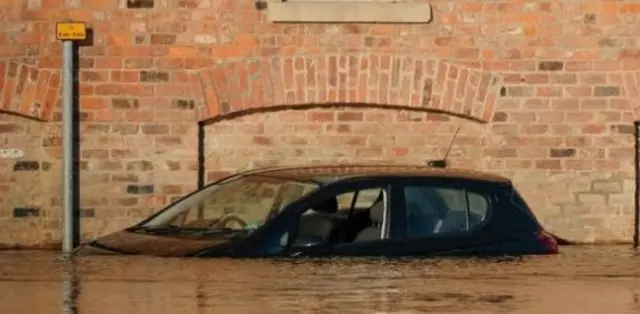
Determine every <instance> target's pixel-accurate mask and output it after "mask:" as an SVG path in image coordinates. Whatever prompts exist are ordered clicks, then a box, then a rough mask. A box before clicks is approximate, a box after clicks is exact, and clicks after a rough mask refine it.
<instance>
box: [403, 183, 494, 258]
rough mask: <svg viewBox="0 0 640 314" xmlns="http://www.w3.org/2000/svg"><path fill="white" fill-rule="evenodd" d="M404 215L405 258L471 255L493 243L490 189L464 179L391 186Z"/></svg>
mask: <svg viewBox="0 0 640 314" xmlns="http://www.w3.org/2000/svg"><path fill="white" fill-rule="evenodd" d="M393 191H394V194H395V196H396V198H397V199H398V200H399V202H400V203H401V204H402V205H401V206H402V207H403V213H404V215H405V221H406V223H405V229H404V238H405V241H403V242H402V243H401V244H400V245H399V248H398V249H399V250H401V251H402V252H403V253H404V254H406V255H433V254H444V253H447V254H470V253H474V252H475V251H477V250H479V249H481V248H482V247H483V246H486V245H489V244H492V243H494V242H495V239H496V237H495V235H494V233H493V232H492V229H491V228H488V226H490V224H491V222H492V221H491V217H492V213H493V211H492V207H493V204H494V202H495V197H494V195H493V192H492V189H491V188H490V187H489V186H487V185H486V184H483V183H482V182H479V181H472V180H466V179H436V178H408V179H404V180H402V181H401V182H398V184H396V185H394V188H393Z"/></svg>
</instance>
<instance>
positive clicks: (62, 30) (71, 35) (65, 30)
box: [56, 22, 87, 40]
mask: <svg viewBox="0 0 640 314" xmlns="http://www.w3.org/2000/svg"><path fill="white" fill-rule="evenodd" d="M56 37H57V38H58V40H85V39H86V38H87V26H86V25H85V24H84V22H58V23H56Z"/></svg>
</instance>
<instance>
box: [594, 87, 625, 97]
mask: <svg viewBox="0 0 640 314" xmlns="http://www.w3.org/2000/svg"><path fill="white" fill-rule="evenodd" d="M593 95H594V96H596V97H610V96H620V87H618V86H596V87H595V88H594V91H593Z"/></svg>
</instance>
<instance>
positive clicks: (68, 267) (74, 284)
mask: <svg viewBox="0 0 640 314" xmlns="http://www.w3.org/2000/svg"><path fill="white" fill-rule="evenodd" d="M61 260H62V261H63V262H64V264H63V265H62V274H61V277H62V288H61V290H62V298H61V299H62V314H77V313H78V306H77V305H78V302H77V301H78V294H79V293H80V287H79V284H78V276H77V272H76V263H75V260H73V259H70V258H68V257H67V256H63V257H62V258H61Z"/></svg>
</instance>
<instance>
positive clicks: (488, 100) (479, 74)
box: [198, 54, 500, 122]
mask: <svg viewBox="0 0 640 314" xmlns="http://www.w3.org/2000/svg"><path fill="white" fill-rule="evenodd" d="M198 74H199V77H200V80H201V82H202V94H203V98H204V101H203V104H204V106H203V107H202V108H201V110H200V111H199V118H200V120H207V119H211V118H215V117H218V116H223V115H227V114H231V113H235V112H239V111H245V110H251V109H254V110H255V109H258V108H264V107H273V106H283V105H284V106H295V105H305V104H336V103H341V104H349V103H354V104H355V103H357V104H374V105H384V106H397V107H404V108H406V107H412V108H416V109H417V108H420V109H426V110H436V111H440V112H446V113H450V114H454V115H458V116H467V117H470V118H472V119H474V120H480V121H484V122H487V121H489V119H490V118H491V116H492V114H493V110H494V102H495V99H496V96H497V93H498V90H499V84H498V83H499V81H500V78H499V77H498V76H497V75H495V74H493V73H490V72H486V71H483V70H479V69H472V68H467V67H463V66H460V65H456V64H453V63H448V62H444V61H440V60H435V59H430V58H424V57H415V56H394V55H391V54H351V55H344V54H340V55H319V56H286V57H271V58H258V59H245V60H234V61H228V62H221V63H219V64H218V65H216V66H214V67H211V68H207V69H202V70H200V71H199V73H198Z"/></svg>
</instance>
